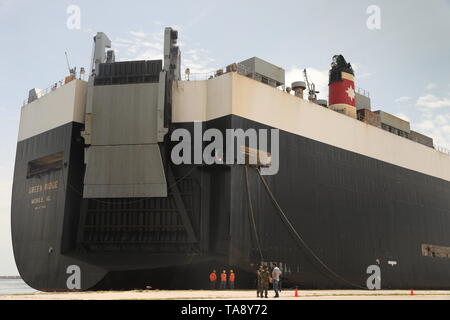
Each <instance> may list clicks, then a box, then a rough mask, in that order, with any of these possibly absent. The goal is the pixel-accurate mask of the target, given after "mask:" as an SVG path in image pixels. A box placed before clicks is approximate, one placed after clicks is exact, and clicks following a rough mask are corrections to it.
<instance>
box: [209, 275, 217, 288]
mask: <svg viewBox="0 0 450 320" xmlns="http://www.w3.org/2000/svg"><path fill="white" fill-rule="evenodd" d="M216 281H217V274H216V270H213V272H211V273H210V274H209V288H210V289H211V290H214V289H216Z"/></svg>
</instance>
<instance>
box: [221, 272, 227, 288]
mask: <svg viewBox="0 0 450 320" xmlns="http://www.w3.org/2000/svg"><path fill="white" fill-rule="evenodd" d="M226 288H227V272H226V271H225V270H223V271H222V274H221V275H220V289H221V290H225V289H226Z"/></svg>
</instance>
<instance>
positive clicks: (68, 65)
mask: <svg viewBox="0 0 450 320" xmlns="http://www.w3.org/2000/svg"><path fill="white" fill-rule="evenodd" d="M64 53H65V55H66V62H67V69H69V73H70V71H71V69H70V64H69V56H68V55H67V51H65V52H64Z"/></svg>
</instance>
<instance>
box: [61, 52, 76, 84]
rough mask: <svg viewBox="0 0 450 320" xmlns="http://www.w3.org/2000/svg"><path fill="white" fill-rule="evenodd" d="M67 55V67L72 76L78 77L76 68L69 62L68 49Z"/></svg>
mask: <svg viewBox="0 0 450 320" xmlns="http://www.w3.org/2000/svg"><path fill="white" fill-rule="evenodd" d="M64 53H65V55H66V62H67V68H68V69H69V73H70V75H71V76H73V77H74V78H76V68H75V67H74V68H73V69H72V68H71V67H70V64H69V56H68V55H67V51H65V52H64Z"/></svg>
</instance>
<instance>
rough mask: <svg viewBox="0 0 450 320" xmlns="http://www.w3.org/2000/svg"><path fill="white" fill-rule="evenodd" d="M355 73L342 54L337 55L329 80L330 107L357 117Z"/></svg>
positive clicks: (334, 58)
mask: <svg viewBox="0 0 450 320" xmlns="http://www.w3.org/2000/svg"><path fill="white" fill-rule="evenodd" d="M355 96H356V93H355V73H354V72H353V68H352V66H351V64H350V63H347V62H346V61H345V59H344V57H343V56H342V55H335V56H334V57H333V62H332V63H331V69H330V78H329V82H328V104H329V108H330V109H333V110H334V111H338V112H340V113H343V114H345V115H347V116H350V117H352V118H356V106H355V105H356V99H355Z"/></svg>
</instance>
